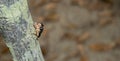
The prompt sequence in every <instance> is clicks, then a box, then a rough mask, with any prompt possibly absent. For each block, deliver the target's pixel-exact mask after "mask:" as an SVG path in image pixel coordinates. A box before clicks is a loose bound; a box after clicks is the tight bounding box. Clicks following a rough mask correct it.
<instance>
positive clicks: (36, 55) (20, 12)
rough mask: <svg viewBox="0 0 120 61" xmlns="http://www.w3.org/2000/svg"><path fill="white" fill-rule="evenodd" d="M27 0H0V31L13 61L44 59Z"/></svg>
mask: <svg viewBox="0 0 120 61" xmlns="http://www.w3.org/2000/svg"><path fill="white" fill-rule="evenodd" d="M34 32H35V29H34V27H33V21H32V18H31V14H30V12H29V9H28V5H27V0H0V33H1V34H2V36H3V38H4V41H5V43H6V45H7V46H8V47H9V49H10V52H11V54H12V56H13V60H14V61H44V59H43V56H42V53H41V49H40V45H39V41H38V40H36V36H35V35H34V34H33V33H34Z"/></svg>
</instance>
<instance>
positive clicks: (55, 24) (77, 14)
mask: <svg viewBox="0 0 120 61" xmlns="http://www.w3.org/2000/svg"><path fill="white" fill-rule="evenodd" d="M28 4H29V9H30V11H31V15H32V17H33V20H34V21H37V22H43V23H44V25H45V30H44V32H43V33H42V36H41V37H40V39H39V41H40V44H41V49H42V52H43V55H44V58H45V61H120V0H28ZM0 61H12V56H11V54H10V52H9V49H8V48H7V47H6V45H5V43H4V41H3V40H2V38H1V37H0Z"/></svg>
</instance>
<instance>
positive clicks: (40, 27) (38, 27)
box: [33, 22, 44, 39]
mask: <svg viewBox="0 0 120 61" xmlns="http://www.w3.org/2000/svg"><path fill="white" fill-rule="evenodd" d="M33 26H34V28H35V32H36V33H35V35H36V36H37V39H38V38H39V37H40V36H41V34H42V32H43V30H44V25H43V23H37V22H35V23H34V25H33Z"/></svg>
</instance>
